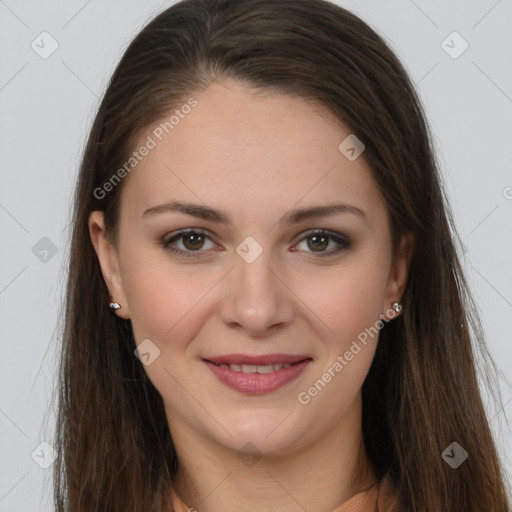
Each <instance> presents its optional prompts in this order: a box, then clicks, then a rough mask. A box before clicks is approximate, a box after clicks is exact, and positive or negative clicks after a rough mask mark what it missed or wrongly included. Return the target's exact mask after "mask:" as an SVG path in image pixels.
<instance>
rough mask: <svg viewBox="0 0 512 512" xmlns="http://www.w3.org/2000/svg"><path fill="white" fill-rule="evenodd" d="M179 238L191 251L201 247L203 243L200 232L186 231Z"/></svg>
mask: <svg viewBox="0 0 512 512" xmlns="http://www.w3.org/2000/svg"><path fill="white" fill-rule="evenodd" d="M181 239H182V240H183V245H184V246H185V247H186V248H187V249H189V250H191V251H194V250H197V249H201V247H203V245H204V236H203V235H202V234H198V233H190V234H188V233H187V234H186V235H183V236H182V237H181Z"/></svg>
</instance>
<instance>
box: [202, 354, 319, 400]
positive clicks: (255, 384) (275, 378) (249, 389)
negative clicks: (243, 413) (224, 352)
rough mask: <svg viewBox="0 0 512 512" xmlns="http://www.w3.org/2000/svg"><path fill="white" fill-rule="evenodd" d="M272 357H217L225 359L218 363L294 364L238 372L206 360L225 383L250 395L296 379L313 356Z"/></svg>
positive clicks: (270, 389)
mask: <svg viewBox="0 0 512 512" xmlns="http://www.w3.org/2000/svg"><path fill="white" fill-rule="evenodd" d="M272 357H273V358H270V356H257V357H252V358H251V357H247V356H240V357H236V358H234V359H232V358H231V356H229V357H227V356H223V357H221V358H215V359H218V360H222V361H223V362H222V363H217V364H253V365H257V366H259V365H266V364H291V365H292V366H289V367H288V368H281V369H280V370H277V371H274V372H272V373H261V374H260V373H243V372H236V371H234V370H231V369H230V368H225V367H220V366H217V364H214V362H212V360H211V359H208V360H206V359H204V362H205V363H206V364H207V366H208V368H210V370H211V371H212V373H213V374H214V375H215V377H217V378H218V379H219V380H220V381H221V382H222V383H223V384H225V385H226V386H228V387H230V388H231V389H234V390H235V391H238V392H240V393H246V394H249V395H261V394H264V393H270V392H271V391H275V390H276V389H279V388H281V387H282V386H284V385H285V384H287V383H288V382H291V381H292V380H294V379H296V378H297V377H298V376H299V375H300V374H301V373H302V372H303V371H304V369H305V368H306V367H307V366H308V365H309V363H311V358H298V357H297V356H286V357H284V358H283V357H281V358H279V357H277V358H276V357H275V356H272ZM286 358H288V361H286V360H284V359H286ZM290 358H293V359H294V360H293V361H291V362H289V361H290ZM238 361H241V362H238ZM252 361H257V362H252ZM262 361H263V362H262ZM215 362H216V361H215Z"/></svg>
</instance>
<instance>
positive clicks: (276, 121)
mask: <svg viewBox="0 0 512 512" xmlns="http://www.w3.org/2000/svg"><path fill="white" fill-rule="evenodd" d="M194 97H195V98H196V99H197V100H198V106H197V107H196V108H195V109H194V110H193V111H192V112H191V113H190V114H188V115H187V116H186V117H185V118H184V119H181V120H180V122H179V125H177V126H176V127H175V128H174V129H173V130H172V132H170V133H169V134H168V135H167V136H166V137H165V138H164V139H163V140H162V141H161V142H159V143H158V144H157V146H156V147H155V148H154V149H152V150H151V151H150V153H149V154H148V155H147V156H146V157H145V158H144V160H143V161H142V162H141V163H140V164H139V165H138V166H137V167H136V169H134V170H133V171H132V172H131V174H130V175H129V176H128V177H127V178H125V180H126V182H125V183H124V184H123V187H124V188H123V190H122V195H121V212H120V226H119V229H120V231H119V244H118V246H117V247H115V246H114V245H112V244H111V243H110V242H109V239H108V237H107V236H106V233H105V226H104V222H103V215H102V212H99V211H95V212H93V213H92V214H91V216H90V219H89V229H90V234H91V240H92V243H93V245H94V248H95V250H96V253H97V255H98V258H99V261H100V264H101V269H102V273H103V277H104V279H105V282H106V284H107V286H108V289H109V292H110V294H111V295H112V297H113V299H114V300H115V301H116V302H118V303H120V304H121V309H119V310H118V311H116V314H117V315H118V316H120V317H122V318H129V319H130V320H131V322H132V325H133V330H134V334H135V340H136V343H137V344H139V343H141V342H142V341H143V340H145V339H150V340H151V341H152V343H154V345H155V346H157V347H158V348H159V350H160V355H159V357H157V358H156V359H155V360H154V361H153V362H152V363H151V364H150V365H148V366H145V367H144V368H145V370H146V372H147V375H148V377H149V378H150V379H151V381H152V382H153V384H154V385H155V387H156V388H157V389H158V391H159V392H160V394H161V395H162V397H163V400H164V404H165V409H166V415H167V421H168V424H169V428H170V432H171V435H172V437H173V440H174V443H175V445H176V450H177V453H178V459H179V464H180V467H179V470H178V473H177V477H176V480H175V483H174V485H175V488H176V491H177V493H178V494H179V495H180V496H181V497H182V499H183V500H184V501H185V503H187V505H188V506H192V507H194V508H196V509H197V510H198V511H199V512H211V511H218V510H224V511H227V512H230V511H235V510H236V511H237V512H240V511H256V510H258V511H259V510H281V511H284V512H287V511H299V510H303V509H306V510H309V511H315V512H330V511H332V510H334V509H335V508H336V507H337V506H339V505H340V504H341V503H343V502H344V501H346V500H348V499H349V498H350V497H351V496H353V495H354V494H355V493H357V492H359V491H360V490H361V489H364V488H365V487H367V486H369V485H371V484H372V483H374V481H375V480H376V478H375V474H374V472H373V469H372V467H371V464H370V463H369V461H368V459H367V456H366V453H365V449H364V443H363V439H362V432H361V407H362V402H361V386H362V384H363V381H364V379H365V377H366V375H367V373H368V370H369V367H370V364H371V361H372V358H373V355H374V352H375V348H376V344H377V341H378V339H377V336H375V337H373V338H371V337H370V338H369V339H368V343H367V344H366V345H365V346H364V345H362V344H361V343H360V345H361V347H362V350H361V351H360V352H359V353H357V355H355V356H354V357H353V359H352V360H351V361H349V362H348V364H347V365H346V366H344V367H343V370H342V371H340V372H338V373H336V376H335V377H334V378H332V379H331V381H330V382H329V383H328V384H327V385H326V386H325V387H324V388H323V389H322V390H321V391H320V392H318V393H317V395H316V396H314V397H312V398H311V400H310V401H309V403H307V404H306V405H304V404H301V403H299V401H298V399H297V397H298V394H299V393H300V392H304V391H307V390H308V389H309V388H310V387H311V386H312V384H313V383H314V382H315V381H317V380H318V379H319V378H321V377H322V375H323V374H324V373H325V372H326V371H328V369H329V368H332V366H333V363H334V362H335V361H336V360H337V357H338V356H340V355H341V356H343V354H344V353H345V352H346V351H347V350H349V348H350V346H351V343H352V342H353V340H356V339H357V336H358V335H359V334H360V333H361V332H363V331H364V329H365V328H369V327H371V326H374V325H375V323H376V322H377V321H378V320H379V318H380V315H384V316H385V317H386V318H388V319H389V318H390V314H389V311H390V308H391V304H392V303H393V302H394V301H400V298H401V296H402V293H403V289H404V286H405V283H406V278H407V269H408V265H409V261H410V253H411V249H412V242H411V240H410V239H409V238H407V237H404V238H403V239H402V240H401V243H400V245H399V250H398V252H397V254H396V257H395V259H394V260H393V259H392V250H391V232H390V223H389V216H388V211H387V207H386V204H385V202H384V199H383V197H382V195H381V193H380V191H379V190H378V188H377V187H376V185H375V183H374V182H373V180H372V178H371V173H370V169H369V168H368V165H367V164H366V162H365V160H364V153H363V156H361V157H359V158H357V159H356V160H354V161H349V160H348V159H347V158H346V157H345V156H344V155H343V154H342V153H341V152H340V151H339V150H338V145H339V144H340V142H341V141H343V140H344V139H345V138H346V137H347V135H349V134H350V130H349V129H348V128H347V127H345V126H344V125H343V124H342V123H340V122H339V121H338V120H336V119H334V118H333V117H332V116H331V115H330V114H329V113H328V112H327V111H326V110H324V109H323V108H322V107H319V106H318V105H313V103H312V102H310V101H305V100H304V99H302V98H298V97H293V96H291V95H284V94H277V93H275V94H269V92H268V91H267V92H265V93H263V92H261V91H256V90H254V89H250V88H248V87H246V86H243V85H242V84H239V83H237V82H233V81H222V82H214V83H212V84H211V85H210V86H209V87H208V88H207V89H206V90H203V91H201V92H199V93H197V94H195V95H194ZM156 125H157V123H156V124H155V126H156ZM153 128H154V126H152V127H149V128H148V129H147V130H146V131H145V132H144V133H142V134H141V137H140V140H141V141H144V140H146V137H147V135H148V134H151V130H152V129H153ZM171 199H172V200H180V201H189V202H193V203H198V204H203V205H204V204H206V205H208V206H210V207H213V208H215V209H219V210H223V211H224V212H225V213H226V214H227V215H228V216H229V217H230V220H231V223H230V224H225V223H222V222H214V221H211V220H204V219H199V218H195V217H193V216H190V215H186V214H182V213H176V212H169V211H168V212H166V213H160V214H155V215H148V216H145V217H143V215H142V214H143V212H144V211H145V210H146V209H148V208H150V207H153V206H155V205H160V204H162V203H166V202H167V201H170V200H171ZM339 201H342V202H344V203H346V204H350V205H353V206H356V207H358V208H360V209H361V210H362V211H363V212H364V214H365V217H362V216H359V215H356V214H353V213H349V212H344V213H337V214H335V215H332V216H324V217H317V218H310V219H307V220H303V221H302V222H300V223H298V224H284V223H283V224H281V223H279V222H278V220H279V219H280V218H281V216H282V215H284V214H285V213H287V212H288V211H289V210H292V209H294V208H306V207H311V206H316V205H325V204H328V203H331V202H339ZM146 217H147V218H146ZM187 228H202V229H204V230H205V231H206V232H207V233H206V234H207V236H208V237H209V238H206V239H204V241H203V242H202V243H201V242H199V243H198V242H197V240H194V239H191V238H190V237H185V238H182V237H180V238H178V239H177V240H176V241H175V242H174V247H176V248H178V249H181V250H183V251H187V250H188V252H189V253H194V254H197V252H198V251H199V257H198V258H186V257H184V256H179V255H176V254H173V253H171V252H169V251H168V250H165V249H164V248H163V247H162V246H161V245H160V243H159V242H160V240H161V239H162V238H163V237H166V235H172V234H176V233H177V232H178V231H179V230H183V229H187ZM313 229H326V230H329V231H330V232H333V233H334V234H336V233H338V234H341V235H345V236H346V237H349V238H350V239H351V244H350V246H348V247H344V246H340V245H338V244H337V243H336V241H335V240H334V239H332V238H327V240H325V241H324V245H321V247H320V248H319V249H318V248H316V247H315V245H314V244H313V243H312V237H313V236H314V235H310V234H309V233H308V231H310V230H313ZM248 236H251V237H253V238H254V239H255V240H256V241H257V243H258V244H259V246H261V248H262V250H263V252H262V253H261V254H260V255H259V257H257V258H256V259H255V260H254V261H253V262H251V263H248V262H247V261H245V260H244V259H243V258H242V257H240V256H239V254H238V253H237V252H236V249H237V247H238V246H239V245H240V243H241V242H242V241H243V240H244V239H245V238H246V237H248ZM167 238H169V236H167ZM338 247H343V248H342V250H341V251H340V252H338V253H334V252H332V251H334V250H335V249H336V248H338ZM251 250H253V249H251ZM194 251H195V252H194ZM322 251H323V252H322ZM322 253H331V255H329V256H326V257H321V255H320V256H319V254H322ZM229 353H243V354H257V355H261V354H272V353H284V354H294V355H297V354H300V355H309V356H310V357H311V358H312V362H311V363H310V364H309V366H308V367H307V368H306V369H305V370H304V371H303V372H302V374H301V375H300V376H299V377H298V378H297V379H295V380H294V381H292V382H290V383H288V384H286V385H285V386H283V387H282V388H280V389H278V390H275V391H272V392H270V393H267V394H263V395H248V394H244V393H240V392H238V391H235V390H232V389H231V388H228V387H227V386H225V385H224V384H223V383H221V382H220V381H219V380H217V378H216V377H215V376H214V375H213V374H212V372H211V371H210V369H209V368H208V367H207V365H206V364H205V363H204V361H203V358H205V357H207V356H210V357H211V356H215V355H222V354H229ZM331 371H332V370H331ZM248 442H250V443H252V445H254V446H255V447H256V449H257V452H258V454H259V455H260V456H261V458H259V460H257V463H256V464H253V465H246V464H244V462H243V461H242V460H241V459H240V458H239V457H238V456H237V455H239V454H240V450H241V448H242V447H243V446H244V445H246V443H248ZM255 460H256V459H253V461H255ZM319 497H321V503H319Z"/></svg>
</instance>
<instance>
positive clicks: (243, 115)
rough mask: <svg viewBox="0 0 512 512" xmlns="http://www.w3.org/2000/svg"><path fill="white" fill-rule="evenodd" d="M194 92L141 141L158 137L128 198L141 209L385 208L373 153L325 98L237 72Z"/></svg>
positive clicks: (125, 201)
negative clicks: (180, 204) (354, 153)
mask: <svg viewBox="0 0 512 512" xmlns="http://www.w3.org/2000/svg"><path fill="white" fill-rule="evenodd" d="M193 97H194V98H195V101H196V102H197V103H196V104H195V106H194V107H193V108H183V109H180V107H177V108H176V109H173V110H172V111H171V112H170V113H169V115H168V116H166V117H165V118H164V119H161V120H158V121H157V122H155V123H154V124H153V125H151V126H149V127H147V128H146V129H145V130H144V131H143V133H142V134H141V136H140V138H139V141H140V144H144V141H148V140H149V139H148V137H149V138H150V139H151V140H152V141H153V143H152V144H151V146H153V147H152V148H151V149H150V150H149V152H148V153H147V155H146V156H145V157H144V158H143V159H142V160H141V162H140V163H139V164H138V165H137V167H136V168H135V169H134V170H133V171H132V172H131V173H130V175H129V178H128V183H126V184H125V188H124V190H123V198H122V205H124V206H122V207H123V208H128V209H129V210H130V211H131V212H132V213H133V214H134V215H138V216H139V217H140V216H141V215H142V212H143V211H144V210H145V209H147V208H149V207H151V206H154V205H157V204H161V203H164V202H166V201H169V200H172V199H175V200H176V199H179V200H188V201H193V202H196V203H198V202H203V203H205V204H207V205H209V206H212V207H216V208H217V207H218V208H221V209H224V210H230V211H233V212H236V216H237V218H239V219H240V220H242V219H254V218H255V217H263V216H265V215H269V216H270V215H272V216H281V215H282V213H283V211H285V210H287V209H290V208H293V207H296V206H300V207H306V206H310V205H317V204H319V203H321V204H326V203H329V202H336V201H346V202H347V203H351V204H354V205H356V206H365V209H368V208H370V209H371V211H368V212H367V213H368V214H369V216H371V215H372V214H373V215H380V214H382V209H385V205H384V202H383V198H382V197H381V195H380V193H379V191H378V189H377V187H376V186H375V184H374V182H373V180H372V178H371V173H370V169H369V167H368V166H367V164H366V162H365V160H364V159H363V158H361V157H360V158H357V159H356V160H354V161H351V160H349V159H348V158H346V156H344V154H342V152H341V151H340V149H339V147H338V146H339V145H340V143H342V141H344V140H345V139H346V138H347V137H348V136H350V135H351V133H350V130H349V129H348V128H347V127H345V126H344V125H343V123H341V122H340V121H338V120H337V119H335V118H334V116H332V114H330V113H329V112H328V111H327V110H325V109H324V108H322V107H321V106H319V105H318V104H315V103H314V102H312V101H307V100H305V99H303V98H300V97H297V96H291V95H286V94H277V93H268V92H264V91H263V92H262V91H257V90H254V89H250V88H247V87H245V86H243V85H241V84H238V83H236V82H231V81H228V82H222V83H213V84H211V85H210V86H209V87H208V88H207V89H206V90H204V91H201V92H200V93H197V94H194V95H193ZM176 110H178V112H176ZM171 117H172V118H173V119H171Z"/></svg>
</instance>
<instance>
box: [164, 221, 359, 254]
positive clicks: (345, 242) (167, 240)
mask: <svg viewBox="0 0 512 512" xmlns="http://www.w3.org/2000/svg"><path fill="white" fill-rule="evenodd" d="M188 234H197V235H202V236H204V237H205V238H207V239H209V240H210V241H212V242H213V243H216V242H215V241H214V240H213V239H212V237H211V236H210V234H209V231H208V230H206V229H203V228H186V229H181V230H179V231H177V232H174V233H171V234H170V235H165V236H164V237H162V238H161V239H160V242H159V243H160V245H161V246H162V247H163V248H164V249H165V250H167V251H169V252H172V253H175V254H177V255H179V256H184V257H186V258H197V257H201V256H200V254H201V253H203V252H207V251H205V250H201V249H199V250H197V251H184V250H182V249H175V248H172V247H171V244H172V243H173V242H174V241H176V240H179V239H180V238H181V237H183V236H185V235H188ZM315 235H318V236H326V237H327V238H329V239H330V240H332V241H334V242H335V243H337V244H338V245H339V246H340V247H338V248H337V249H335V250H330V251H325V252H322V251H320V252H317V253H315V251H307V252H310V253H312V254H313V255H314V256H307V257H309V258H311V257H312V258H315V259H316V258H322V257H329V256H332V255H335V254H339V253H340V252H342V251H343V250H346V249H348V248H349V247H350V246H351V245H352V240H351V239H350V238H349V237H348V236H346V235H344V234H342V233H338V232H334V231H330V230H327V229H322V228H317V229H309V230H306V231H303V232H301V233H300V235H298V236H299V237H300V238H298V240H297V241H296V242H294V244H293V245H294V246H296V245H298V244H299V243H301V242H303V241H304V240H306V239H307V238H309V237H312V236H315ZM294 252H300V251H298V250H295V251H294Z"/></svg>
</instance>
